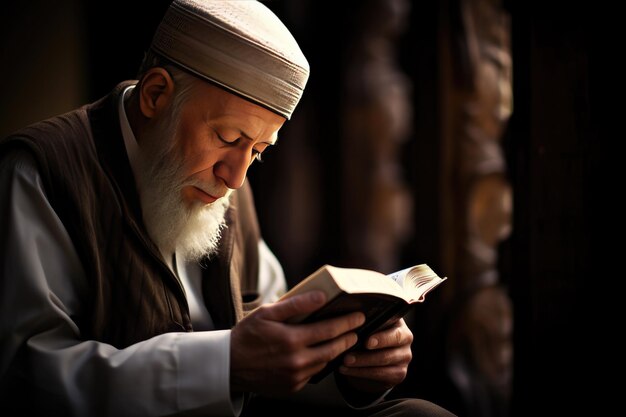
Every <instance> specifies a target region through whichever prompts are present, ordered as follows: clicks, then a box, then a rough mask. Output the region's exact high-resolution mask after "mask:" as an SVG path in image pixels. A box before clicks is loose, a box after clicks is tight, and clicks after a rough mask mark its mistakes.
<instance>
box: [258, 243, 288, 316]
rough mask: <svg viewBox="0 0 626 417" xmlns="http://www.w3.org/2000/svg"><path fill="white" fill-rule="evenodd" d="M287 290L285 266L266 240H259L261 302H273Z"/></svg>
mask: <svg viewBox="0 0 626 417" xmlns="http://www.w3.org/2000/svg"><path fill="white" fill-rule="evenodd" d="M286 291H287V281H286V279H285V273H284V272H283V267H282V266H281V265H280V262H278V259H276V256H274V254H273V253H272V251H271V250H270V248H269V247H268V246H267V244H266V243H265V241H264V240H263V239H261V240H260V241H259V294H260V296H261V303H262V304H265V303H273V302H274V301H276V300H278V298H279V297H280V296H281V295H283V294H284V293H285V292H286Z"/></svg>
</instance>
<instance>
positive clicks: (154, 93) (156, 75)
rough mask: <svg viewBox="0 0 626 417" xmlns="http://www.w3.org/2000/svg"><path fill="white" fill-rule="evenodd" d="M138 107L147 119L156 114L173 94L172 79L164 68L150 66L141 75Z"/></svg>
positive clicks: (165, 105) (163, 107)
mask: <svg viewBox="0 0 626 417" xmlns="http://www.w3.org/2000/svg"><path fill="white" fill-rule="evenodd" d="M139 88H140V91H139V108H140V110H141V114H143V116H145V117H146V118H148V119H152V118H153V117H155V116H158V115H159V113H161V112H162V111H163V109H165V108H167V105H168V104H169V102H170V100H171V99H172V97H173V96H174V80H173V79H172V77H171V76H170V74H169V72H167V71H166V70H165V69H164V68H161V67H154V68H150V69H149V70H148V71H147V72H146V73H145V74H144V76H143V77H142V79H141V83H140V87H139Z"/></svg>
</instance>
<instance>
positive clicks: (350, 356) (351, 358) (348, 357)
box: [343, 355, 356, 365]
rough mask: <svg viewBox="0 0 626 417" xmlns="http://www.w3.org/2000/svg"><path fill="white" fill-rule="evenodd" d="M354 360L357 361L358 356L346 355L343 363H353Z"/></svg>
mask: <svg viewBox="0 0 626 417" xmlns="http://www.w3.org/2000/svg"><path fill="white" fill-rule="evenodd" d="M354 362H356V358H355V357H354V355H346V357H345V358H344V360H343V363H345V364H346V365H352V364H353V363H354Z"/></svg>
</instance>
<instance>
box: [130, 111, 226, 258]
mask: <svg viewBox="0 0 626 417" xmlns="http://www.w3.org/2000/svg"><path fill="white" fill-rule="evenodd" d="M175 119H178V118H177V117H176V116H175V117H173V118H171V121H167V120H165V121H163V122H162V123H160V126H155V128H154V129H153V130H151V131H147V132H146V136H145V138H144V141H143V144H142V146H141V148H140V151H139V164H138V165H139V166H138V167H137V168H138V170H137V175H138V177H139V178H138V179H137V186H138V188H139V197H140V201H141V208H142V212H143V220H144V223H145V225H146V228H147V230H148V233H149V235H150V237H151V238H152V240H153V241H154V242H155V243H156V245H157V247H158V248H159V250H160V251H161V253H162V254H163V256H164V257H166V259H168V258H167V257H168V256H171V255H172V254H173V253H174V252H176V254H177V257H180V258H183V259H186V260H192V261H194V260H196V261H197V260H199V259H201V258H203V257H204V256H212V255H214V254H216V253H217V249H218V246H219V241H220V237H221V232H222V230H223V229H224V228H225V227H226V222H225V219H224V215H225V214H226V210H228V207H229V205H230V200H229V198H230V193H231V192H232V190H230V189H226V188H225V187H224V186H223V185H222V186H218V185H216V184H208V183H204V182H199V181H192V182H190V181H185V179H184V174H183V172H184V169H183V168H184V161H183V158H182V157H181V156H180V154H179V152H178V148H177V147H176V145H175V136H176V126H177V124H178V121H177V120H175ZM192 184H193V185H195V186H196V187H198V188H201V189H202V190H204V191H205V192H207V193H208V194H211V195H222V194H224V193H225V190H228V191H227V195H226V196H225V197H223V198H220V199H219V200H217V201H215V202H214V203H212V204H209V205H203V204H201V203H199V202H198V203H197V204H194V205H193V206H192V207H189V206H188V205H187V204H185V202H184V200H183V199H182V194H181V192H182V189H183V188H184V187H185V186H187V185H192Z"/></svg>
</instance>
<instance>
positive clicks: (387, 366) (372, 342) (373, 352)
mask: <svg viewBox="0 0 626 417" xmlns="http://www.w3.org/2000/svg"><path fill="white" fill-rule="evenodd" d="M412 342H413V333H412V332H411V330H410V329H409V328H408V326H407V325H406V323H405V322H404V320H403V319H400V320H398V321H397V322H395V323H394V324H393V325H392V326H391V327H388V328H386V329H384V330H381V331H379V332H377V333H374V334H372V335H371V336H370V337H369V338H368V339H367V341H366V342H365V348H364V349H363V350H358V351H353V352H350V353H348V354H347V355H346V357H345V358H344V360H343V364H342V366H340V367H339V372H340V373H341V374H342V375H343V376H344V377H345V380H346V382H347V383H348V384H349V385H350V386H351V387H352V388H354V389H356V390H358V391H362V392H369V393H380V394H382V393H383V392H385V391H387V390H388V389H390V388H393V387H395V386H396V385H398V384H399V383H400V382H402V381H403V380H404V378H405V377H406V374H407V371H408V367H409V362H411V359H412V353H411V343H412Z"/></svg>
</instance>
